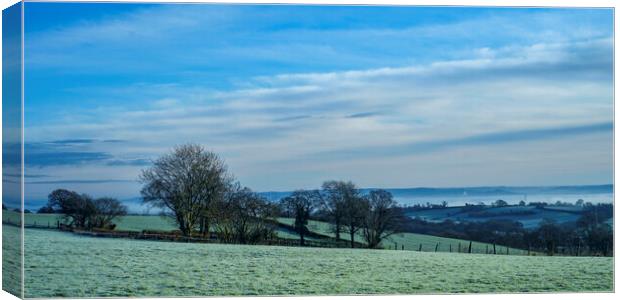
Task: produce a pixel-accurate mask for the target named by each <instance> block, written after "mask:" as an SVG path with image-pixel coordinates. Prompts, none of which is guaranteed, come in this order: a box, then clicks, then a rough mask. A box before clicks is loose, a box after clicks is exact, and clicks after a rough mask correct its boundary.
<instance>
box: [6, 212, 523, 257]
mask: <svg viewBox="0 0 620 300" xmlns="http://www.w3.org/2000/svg"><path fill="white" fill-rule="evenodd" d="M59 217H60V215H57V214H25V224H27V225H34V224H37V225H43V226H47V224H50V226H51V227H54V226H55V224H56V221H57V220H58V219H59ZM2 219H3V220H4V221H9V220H10V221H13V222H15V221H17V220H18V219H19V213H16V212H13V211H3V214H2ZM278 221H279V222H281V223H284V224H289V225H290V224H293V222H294V220H293V219H290V218H279V219H278ZM115 222H116V223H117V228H116V229H117V230H122V231H142V230H145V229H147V230H163V231H170V230H176V229H177V228H176V226H175V225H174V223H173V221H172V219H171V218H166V217H161V216H124V217H122V218H119V219H118V220H116V221H115ZM308 229H310V231H313V232H316V233H319V234H323V235H327V236H331V237H334V236H335V235H334V233H332V232H331V230H330V225H329V224H327V223H325V222H319V221H310V222H309V223H308ZM277 234H278V237H280V238H285V239H298V238H299V235H297V234H296V233H295V232H291V231H289V230H286V229H284V228H279V229H278V230H277ZM341 238H342V239H345V240H349V236H348V235H347V234H342V235H341ZM307 239H308V240H317V239H315V238H307ZM356 240H357V241H358V242H363V238H362V236H361V235H357V236H356ZM394 242H396V243H397V247H398V249H402V245H404V246H405V250H416V251H417V250H418V249H419V247H420V243H421V244H422V251H435V246H436V245H437V243H439V247H438V251H442V252H448V251H450V245H452V251H453V252H456V251H457V250H458V245H459V244H461V247H463V248H462V251H465V247H467V246H468V245H469V241H464V240H458V239H450V238H443V237H437V236H430V235H423V234H415V233H399V234H396V235H393V236H391V237H390V238H388V239H387V240H386V241H385V243H384V247H385V248H392V249H393V247H394ZM487 246H488V247H489V249H492V246H493V245H488V244H485V243H478V242H473V243H472V252H474V253H485V252H486V249H487ZM497 251H498V252H500V253H506V248H505V247H497ZM509 253H510V254H524V253H525V252H524V251H523V250H518V249H510V250H509Z"/></svg>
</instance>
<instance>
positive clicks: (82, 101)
mask: <svg viewBox="0 0 620 300" xmlns="http://www.w3.org/2000/svg"><path fill="white" fill-rule="evenodd" d="M612 25H613V11H612V10H609V9H539V8H528V9H525V8H522V9H521V8H519V9H517V8H474V7H406V6H393V7H377V6H297V5H275V6H273V5H271V6H269V5H263V6H259V5H254V6H252V5H195V4H191V5H179V4H169V5H166V4H152V5H144V4H110V3H106V4H95V3H87V4H83V3H38V2H36V3H26V4H25V51H24V54H25V75H24V76H25V96H24V97H25V119H24V122H25V139H26V142H25V164H26V166H25V168H26V174H25V177H26V178H25V179H26V185H27V186H26V191H27V192H26V193H27V194H26V199H45V198H46V196H47V194H49V192H51V191H52V190H53V189H55V188H60V187H62V188H69V189H73V190H76V191H79V192H81V193H89V194H92V195H94V196H112V197H119V198H131V197H137V196H139V191H140V187H141V186H140V183H139V182H137V181H136V180H137V178H138V175H139V174H140V171H141V170H142V169H145V168H148V167H149V165H150V163H151V161H152V160H153V159H156V158H157V157H158V156H160V155H162V154H164V153H167V152H169V151H170V150H171V149H172V148H173V147H174V146H176V145H181V144H184V143H188V142H192V143H199V144H201V145H203V146H204V147H206V148H207V149H209V150H211V151H214V152H216V153H217V154H219V155H220V156H221V157H222V158H223V159H224V160H225V161H226V163H227V164H228V167H229V170H230V172H231V173H233V174H234V175H235V177H236V178H237V179H238V180H239V181H240V182H241V183H242V184H243V185H245V186H248V187H250V188H252V189H254V190H256V191H287V190H293V189H299V188H316V187H319V186H320V184H321V183H322V182H323V181H325V180H329V179H342V180H352V181H353V182H355V183H357V185H358V186H361V187H384V188H388V187H390V188H394V187H422V186H425V187H462V186H493V185H520V186H524V185H582V184H608V183H611V182H612V176H613V169H612V168H613V166H612V159H613V153H612V147H613V144H612V142H613V141H612V130H613V69H612V68H613V64H612V60H613V56H612V55H613V26H612Z"/></svg>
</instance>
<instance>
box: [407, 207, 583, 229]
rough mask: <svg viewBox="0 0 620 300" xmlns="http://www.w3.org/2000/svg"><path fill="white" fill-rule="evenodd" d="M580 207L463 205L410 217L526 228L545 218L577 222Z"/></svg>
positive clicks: (420, 211) (429, 210)
mask: <svg viewBox="0 0 620 300" xmlns="http://www.w3.org/2000/svg"><path fill="white" fill-rule="evenodd" d="M580 211H581V208H580V207H574V206H547V207H545V208H538V207H535V206H507V207H488V208H485V209H483V210H480V211H475V212H472V211H463V210H462V208H461V207H447V208H439V209H427V210H419V211H415V212H411V213H409V214H408V216H409V217H412V218H415V217H418V218H422V219H424V220H426V221H430V222H442V221H444V220H448V219H450V220H454V221H468V222H481V221H489V220H506V219H508V220H512V221H517V222H520V223H521V224H523V227H525V228H534V227H537V226H538V225H539V224H540V222H542V221H543V219H552V220H555V221H556V222H558V223H563V222H575V221H577V219H578V218H579V216H580V214H579V212H580Z"/></svg>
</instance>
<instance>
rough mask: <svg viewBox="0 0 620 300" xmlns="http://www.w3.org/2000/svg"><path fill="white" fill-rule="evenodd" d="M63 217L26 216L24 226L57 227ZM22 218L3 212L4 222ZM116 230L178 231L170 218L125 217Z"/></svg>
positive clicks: (120, 219)
mask: <svg viewBox="0 0 620 300" xmlns="http://www.w3.org/2000/svg"><path fill="white" fill-rule="evenodd" d="M60 217H61V215H60V214H24V219H25V221H24V224H26V225H41V226H47V225H48V224H49V225H50V226H51V227H55V226H56V221H57V220H59V219H60ZM19 218H20V216H19V213H17V212H14V211H6V210H5V211H2V221H12V222H16V221H18V220H19ZM114 222H115V223H116V225H117V226H116V229H117V230H122V231H142V230H145V229H147V230H163V231H171V230H176V229H177V227H176V225H175V224H174V220H173V219H172V218H169V217H161V216H124V217H122V218H119V219H116V220H114Z"/></svg>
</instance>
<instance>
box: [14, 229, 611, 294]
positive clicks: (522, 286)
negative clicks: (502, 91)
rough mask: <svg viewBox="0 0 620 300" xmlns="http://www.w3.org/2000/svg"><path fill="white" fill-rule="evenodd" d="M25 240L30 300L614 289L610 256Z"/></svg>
mask: <svg viewBox="0 0 620 300" xmlns="http://www.w3.org/2000/svg"><path fill="white" fill-rule="evenodd" d="M3 230H5V231H6V232H7V233H9V234H17V232H18V230H17V228H15V227H13V226H6V225H5V226H3ZM25 236H26V242H25V250H26V254H25V255H26V257H25V261H26V266H25V280H26V283H25V286H26V290H25V296H26V297H61V296H63V297H104V296H196V295H205V296H208V295H290V294H297V295H299V294H395V293H397V294H398V293H400V294H404V293H465V292H494V291H495V292H499V291H501V292H543V291H563V292H569V291H611V290H612V289H613V271H612V268H613V260H612V258H610V257H543V256H535V257H532V256H530V257H528V256H509V255H484V254H457V253H445V252H444V253H427V252H416V251H394V250H364V249H324V248H300V247H278V246H249V245H224V244H187V243H172V242H155V241H140V240H129V239H108V238H91V237H83V236H77V235H73V234H70V233H64V232H58V231H53V230H40V229H26V232H25Z"/></svg>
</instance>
